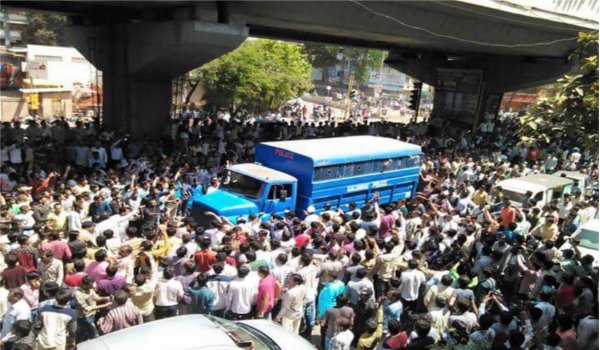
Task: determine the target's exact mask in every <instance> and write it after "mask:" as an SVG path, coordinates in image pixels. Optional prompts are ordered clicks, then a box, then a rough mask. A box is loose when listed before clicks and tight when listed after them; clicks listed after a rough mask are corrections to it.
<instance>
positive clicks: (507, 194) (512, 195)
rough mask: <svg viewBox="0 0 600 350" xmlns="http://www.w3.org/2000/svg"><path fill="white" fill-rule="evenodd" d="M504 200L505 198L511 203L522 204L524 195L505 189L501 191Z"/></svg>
mask: <svg viewBox="0 0 600 350" xmlns="http://www.w3.org/2000/svg"><path fill="white" fill-rule="evenodd" d="M502 193H503V194H504V198H507V199H509V200H511V201H513V202H517V203H523V202H524V201H525V193H520V192H515V191H511V190H507V189H502Z"/></svg>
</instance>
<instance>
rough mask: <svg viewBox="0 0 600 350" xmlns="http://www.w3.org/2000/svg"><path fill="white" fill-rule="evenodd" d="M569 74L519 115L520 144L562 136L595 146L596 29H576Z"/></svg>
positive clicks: (555, 139) (596, 144)
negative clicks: (579, 31)
mask: <svg viewBox="0 0 600 350" xmlns="http://www.w3.org/2000/svg"><path fill="white" fill-rule="evenodd" d="M577 41H578V43H579V47H578V48H577V50H576V51H575V52H574V54H573V55H572V57H570V59H572V60H576V62H577V63H578V66H577V69H576V70H575V72H574V74H573V75H565V76H564V77H563V78H561V79H559V80H558V81H557V82H556V84H554V86H552V88H550V89H548V90H547V91H546V94H545V96H543V97H541V98H540V99H539V101H538V102H537V104H535V105H534V106H532V107H531V108H530V110H529V111H528V113H527V114H526V115H524V116H522V117H520V118H519V120H518V122H519V125H518V130H517V135H518V136H519V137H520V142H521V143H522V144H524V145H541V146H545V145H548V144H551V143H552V142H554V141H557V140H561V139H564V138H570V139H575V140H577V141H578V144H579V145H580V146H581V147H582V148H584V149H590V150H592V151H595V150H597V149H598V32H594V33H580V34H579V39H578V40H577Z"/></svg>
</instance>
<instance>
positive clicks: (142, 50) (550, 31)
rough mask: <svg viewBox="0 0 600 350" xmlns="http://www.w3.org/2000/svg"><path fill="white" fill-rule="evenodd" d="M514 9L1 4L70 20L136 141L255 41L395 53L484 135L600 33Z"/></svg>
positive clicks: (579, 22) (392, 60)
mask: <svg viewBox="0 0 600 350" xmlns="http://www.w3.org/2000/svg"><path fill="white" fill-rule="evenodd" d="M560 2H561V0H557V3H560ZM514 3H515V1H499V0H477V1H474V0H460V1H453V2H448V1H397V2H378V1H373V2H371V1H369V2H356V1H307V2H294V1H274V2H268V1H257V2H246V1H212V2H194V1H169V2H167V1H165V2H135V1H119V2H108V1H46V2H20V1H10V0H7V1H5V2H4V3H3V4H4V5H5V6H12V7H19V8H33V9H41V10H47V11H58V12H64V13H67V14H68V15H69V16H70V18H71V25H70V26H69V28H68V33H69V37H70V40H71V43H72V44H73V46H75V47H76V48H77V49H78V50H79V51H80V52H81V53H82V54H84V55H85V56H86V57H87V58H88V59H89V60H90V61H91V62H92V63H94V64H95V65H96V66H97V67H98V68H99V69H101V70H102V71H103V77H104V84H105V86H104V91H105V100H104V101H105V106H104V120H105V122H106V124H107V125H109V126H111V127H115V128H119V129H126V130H129V131H131V132H132V133H133V134H135V135H138V136H142V135H148V136H158V135H159V134H160V133H161V132H162V130H163V126H164V125H165V122H166V120H167V116H168V114H169V111H170V107H171V95H172V91H171V80H172V79H173V78H175V77H177V76H179V75H181V74H183V73H185V72H187V71H189V70H191V69H193V68H196V67H198V66H201V65H202V64H204V63H207V62H209V61H211V60H213V59H215V58H217V57H219V56H221V55H223V54H225V53H227V52H229V51H231V50H234V49H235V48H237V47H238V46H239V45H240V44H241V43H242V42H243V40H245V38H247V37H248V36H260V37H271V38H276V39H287V40H297V41H315V42H323V43H333V44H340V45H350V46H358V47H369V48H379V49H385V50H389V51H390V56H389V58H388V60H387V63H388V64H390V65H391V66H393V67H395V68H396V69H398V70H400V71H402V72H404V73H406V74H408V75H410V76H412V77H414V78H416V79H419V80H422V81H424V82H426V83H428V84H430V85H433V86H434V87H435V88H436V100H437V101H436V106H441V107H440V108H438V111H437V112H442V113H447V114H448V115H449V117H453V118H455V119H457V120H459V119H460V118H456V117H457V114H458V115H459V117H461V116H462V117H461V118H463V119H465V118H466V119H468V120H466V119H465V120H464V122H466V123H471V124H476V123H477V120H478V118H479V117H480V116H481V115H482V114H483V113H484V112H486V111H487V110H489V109H490V108H491V107H490V106H492V105H494V104H495V103H496V102H498V103H499V98H498V96H500V97H501V94H502V92H505V91H512V90H515V89H519V88H524V87H530V86H535V85H541V84H544V83H547V82H550V81H552V80H554V79H556V78H557V77H559V76H560V75H562V74H564V73H565V72H568V71H569V70H570V69H571V67H572V63H571V62H569V61H568V59H567V58H568V56H569V54H570V53H571V52H572V50H573V49H574V48H575V47H576V45H577V44H576V37H577V33H578V31H581V30H589V29H590V28H591V29H596V30H597V24H590V23H591V22H590V21H587V22H586V20H584V19H581V18H577V17H573V16H571V17H568V16H562V17H560V16H555V15H554V14H552V13H550V14H548V13H545V12H543V11H538V10H536V11H534V10H533V9H534V8H533V7H528V8H525V7H520V6H519V5H515V4H514ZM596 10H597V9H596ZM463 107H464V108H463ZM461 108H463V110H461ZM492 109H493V108H492ZM464 116H468V117H464Z"/></svg>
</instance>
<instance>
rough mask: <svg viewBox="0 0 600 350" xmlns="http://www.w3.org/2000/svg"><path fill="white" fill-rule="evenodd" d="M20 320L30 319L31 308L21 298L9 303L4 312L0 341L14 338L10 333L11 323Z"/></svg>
mask: <svg viewBox="0 0 600 350" xmlns="http://www.w3.org/2000/svg"><path fill="white" fill-rule="evenodd" d="M20 320H28V321H31V308H30V307H29V305H28V304H27V302H26V301H25V299H23V298H21V300H19V301H17V302H16V303H14V304H12V305H10V306H9V307H8V310H7V311H6V313H5V314H4V318H3V320H2V333H0V336H1V337H2V341H7V340H8V341H14V340H15V335H13V334H12V331H11V329H12V326H13V324H14V323H15V322H16V321H20Z"/></svg>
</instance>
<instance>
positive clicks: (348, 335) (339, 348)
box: [329, 329, 354, 350]
mask: <svg viewBox="0 0 600 350" xmlns="http://www.w3.org/2000/svg"><path fill="white" fill-rule="evenodd" d="M353 339H354V333H352V331H351V330H350V329H348V330H345V331H343V332H340V333H338V334H336V335H335V336H334V337H333V338H331V343H330V345H329V350H350V345H351V344H352V340H353Z"/></svg>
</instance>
